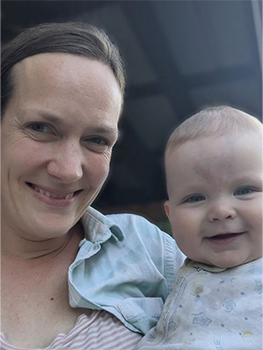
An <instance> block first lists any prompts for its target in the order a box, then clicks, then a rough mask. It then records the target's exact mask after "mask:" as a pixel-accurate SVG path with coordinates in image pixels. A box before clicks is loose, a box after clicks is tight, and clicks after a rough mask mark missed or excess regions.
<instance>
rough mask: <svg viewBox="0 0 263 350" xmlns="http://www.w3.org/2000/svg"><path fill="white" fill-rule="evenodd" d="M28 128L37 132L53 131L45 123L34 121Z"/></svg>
mask: <svg viewBox="0 0 263 350" xmlns="http://www.w3.org/2000/svg"><path fill="white" fill-rule="evenodd" d="M28 128H29V129H31V130H33V131H36V132H40V133H41V132H51V130H50V128H49V127H48V126H47V125H46V124H44V123H32V124H30V125H28Z"/></svg>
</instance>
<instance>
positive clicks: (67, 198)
mask: <svg viewBox="0 0 263 350" xmlns="http://www.w3.org/2000/svg"><path fill="white" fill-rule="evenodd" d="M27 185H28V186H29V187H30V189H32V190H33V194H34V196H35V197H36V198H37V199H39V200H41V201H43V202H44V203H46V204H48V205H51V206H56V207H67V206H69V205H70V204H71V203H72V202H73V200H74V198H75V197H76V196H77V195H78V194H79V193H80V192H81V191H82V190H78V191H73V192H72V191H71V192H66V191H61V190H55V189H50V188H47V187H43V186H39V185H35V184H32V183H27Z"/></svg>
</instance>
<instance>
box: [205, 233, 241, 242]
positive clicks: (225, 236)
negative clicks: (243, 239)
mask: <svg viewBox="0 0 263 350" xmlns="http://www.w3.org/2000/svg"><path fill="white" fill-rule="evenodd" d="M243 233H244V232H236V233H222V234H219V235H215V236H213V237H209V240H215V241H217V240H224V239H228V238H234V237H238V236H241V235H242V234H243Z"/></svg>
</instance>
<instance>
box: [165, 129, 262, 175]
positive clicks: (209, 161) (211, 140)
mask: <svg viewBox="0 0 263 350" xmlns="http://www.w3.org/2000/svg"><path fill="white" fill-rule="evenodd" d="M260 159H262V134H261V133H255V132H248V133H244V134H243V135H238V134H235V135H233V134H231V133H226V134H224V135H211V136H205V137H198V138H196V139H193V140H188V141H186V142H184V143H182V144H180V145H179V146H177V147H175V148H174V149H170V150H167V152H166V155H165V165H166V171H169V170H171V169H173V170H175V171H177V169H179V168H180V169H181V170H183V169H184V168H185V169H186V168H188V169H189V166H190V167H192V169H194V170H195V171H196V172H197V173H198V174H201V173H203V172H204V171H205V172H206V173H209V168H213V169H215V171H216V169H218V170H221V167H224V169H225V170H229V169H230V168H231V167H232V166H233V164H236V163H237V162H239V163H242V164H240V166H241V165H242V167H245V166H247V167H250V166H253V162H254V161H260ZM207 169H208V170H207Z"/></svg>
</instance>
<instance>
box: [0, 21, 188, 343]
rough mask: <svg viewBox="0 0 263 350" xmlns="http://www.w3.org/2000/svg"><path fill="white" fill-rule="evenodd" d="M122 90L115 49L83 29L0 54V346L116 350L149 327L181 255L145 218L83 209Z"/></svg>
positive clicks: (102, 168) (93, 191)
mask: <svg viewBox="0 0 263 350" xmlns="http://www.w3.org/2000/svg"><path fill="white" fill-rule="evenodd" d="M124 88H125V73H124V66H123V63H122V60H121V58H120V55H119V52H118V49H117V48H116V47H115V46H114V45H113V43H112V42H111V41H110V40H109V38H108V37H107V36H106V34H105V33H104V32H103V31H101V30H100V29H98V28H95V27H93V26H90V25H87V24H81V23H64V24H62V23H61V24H55V23H53V24H46V25H40V26H37V27H35V28H31V29H28V30H26V31H24V32H22V33H21V34H20V35H19V36H18V37H17V38H16V39H14V40H13V41H12V42H11V43H9V44H8V45H7V46H6V47H5V48H4V50H3V54H2V122H1V124H2V125H1V126H2V127H1V132H2V172H1V177H2V194H1V196H2V198H1V200H2V291H1V292H2V330H1V332H2V333H1V348H2V349H32V348H38V349H40V348H41V349H78V350H81V349H115V350H118V349H125V350H128V349H133V348H134V346H135V344H136V343H137V342H138V341H139V340H140V338H141V336H142V334H144V333H146V332H147V331H148V330H149V329H150V328H151V327H153V326H154V325H155V324H156V322H157V320H158V317H159V315H160V312H161V309H162V306H163V302H164V300H165V298H166V296H167V295H168V293H169V292H170V289H171V285H172V281H173V279H174V274H175V273H176V270H177V268H178V267H179V265H180V264H181V262H182V260H183V255H182V254H181V253H179V252H178V250H177V247H176V245H175V243H174V241H173V240H172V239H171V238H170V237H169V236H168V235H165V234H163V233H162V232H161V231H159V230H158V228H156V227H155V226H154V225H152V224H150V223H149V222H147V221H146V220H144V219H142V218H140V217H137V216H134V215H125V214H122V215H110V216H107V217H105V216H104V215H102V214H101V213H99V212H97V211H96V210H94V209H93V208H91V207H90V204H91V203H92V202H93V200H94V198H95V197H96V196H97V194H98V192H99V191H100V189H101V187H102V185H103V183H104V181H105V180H106V178H107V175H108V173H109V165H110V159H111V152H112V148H113V146H114V144H115V142H116V141H117V138H118V120H119V117H120V114H121V109H122V104H123V95H124ZM174 266H176V268H175V267H174Z"/></svg>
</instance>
